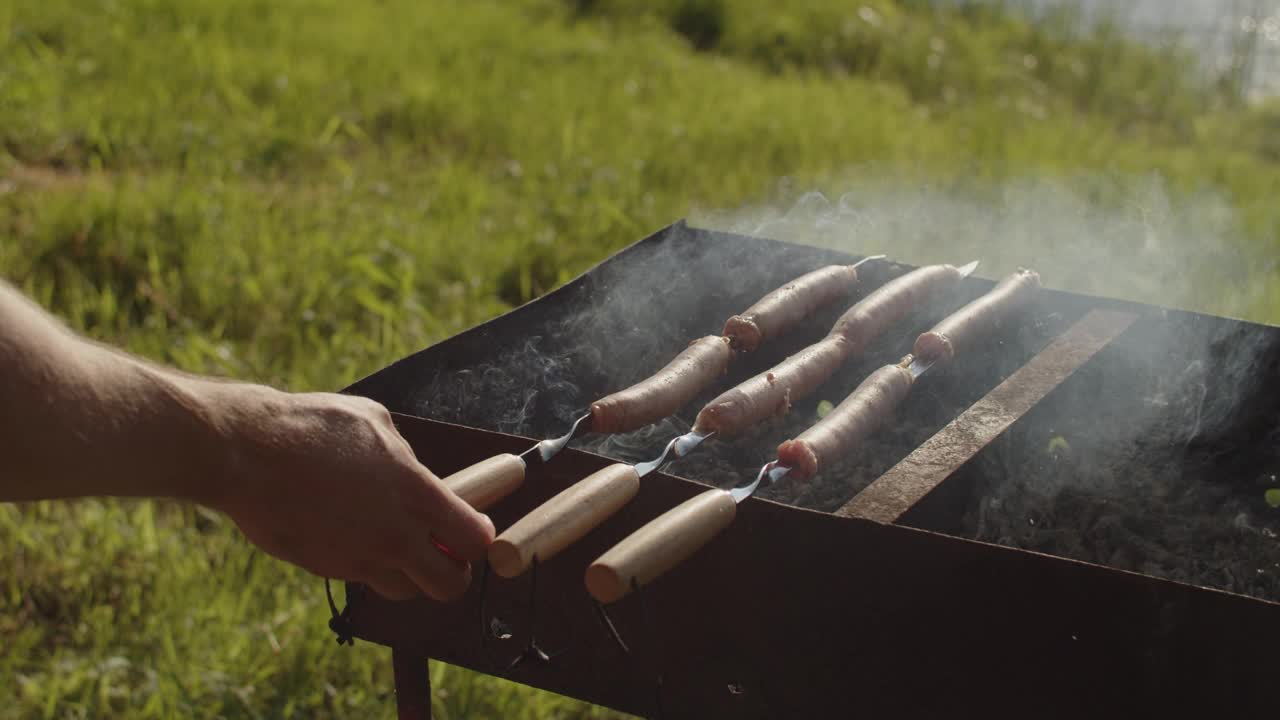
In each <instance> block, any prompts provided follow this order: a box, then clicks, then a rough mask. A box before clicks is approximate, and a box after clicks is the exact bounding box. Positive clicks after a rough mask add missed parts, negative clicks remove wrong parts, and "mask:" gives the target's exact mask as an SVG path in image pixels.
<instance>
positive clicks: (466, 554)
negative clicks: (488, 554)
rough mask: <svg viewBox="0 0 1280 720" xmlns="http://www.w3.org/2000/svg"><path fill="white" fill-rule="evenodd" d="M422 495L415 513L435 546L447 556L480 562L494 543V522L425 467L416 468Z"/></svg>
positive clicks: (419, 494) (416, 505)
mask: <svg viewBox="0 0 1280 720" xmlns="http://www.w3.org/2000/svg"><path fill="white" fill-rule="evenodd" d="M417 471H418V475H419V478H418V480H419V482H420V483H421V488H420V489H421V492H420V493H418V496H419V497H418V500H417V502H416V503H415V504H414V505H413V506H412V509H413V510H414V511H415V512H416V513H417V514H418V515H420V516H421V517H422V518H423V519H424V520H425V521H426V522H427V524H428V525H429V527H430V528H431V535H432V542H433V543H435V544H436V545H437V546H440V547H441V550H442V551H444V552H445V553H446V554H448V555H451V556H453V557H455V558H458V559H461V560H475V561H478V560H480V559H481V558H483V557H484V554H485V551H486V550H487V549H488V547H489V543H491V542H493V536H494V528H493V521H492V520H490V519H489V516H488V515H484V514H483V513H480V512H478V511H476V510H475V509H474V508H472V507H471V506H470V505H468V504H467V503H466V502H464V501H463V500H462V498H460V497H458V496H457V495H455V494H454V493H453V491H451V490H450V489H449V488H448V487H447V486H445V484H444V483H443V482H441V481H440V479H439V478H437V477H436V476H435V474H434V473H432V472H431V471H430V470H428V469H427V468H426V467H423V466H422V465H420V464H419V465H418V467H417Z"/></svg>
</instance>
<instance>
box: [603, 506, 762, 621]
mask: <svg viewBox="0 0 1280 720" xmlns="http://www.w3.org/2000/svg"><path fill="white" fill-rule="evenodd" d="M737 511H738V504H737V503H735V502H734V501H733V496H732V495H730V494H729V493H728V492H727V491H724V490H708V491H706V492H704V493H701V494H699V495H695V496H693V497H692V498H690V499H689V500H686V501H684V502H683V503H681V504H679V505H677V506H675V507H674V508H672V509H670V510H668V511H666V512H665V513H663V514H661V515H659V516H658V517H656V518H654V519H653V520H650V521H649V522H648V523H647V524H646V525H645V526H644V527H642V528H640V529H639V530H637V531H635V532H633V533H631V534H630V535H628V536H627V538H626V539H625V540H623V541H622V542H620V543H618V544H617V545H614V546H613V548H612V549H611V550H609V552H606V553H605V554H604V555H601V556H600V558H599V559H598V560H596V561H595V562H593V563H591V566H590V567H588V568H587V575H586V582H587V592H590V593H591V596H592V597H594V598H595V599H596V600H599V601H600V602H602V603H611V602H615V601H617V600H621V599H622V598H623V597H625V596H626V595H627V593H629V592H631V590H632V587H633V584H634V587H640V586H642V585H646V584H648V583H650V582H653V581H654V580H656V579H657V578H658V577H659V576H661V575H662V574H663V573H665V572H666V571H668V570H670V569H671V568H673V567H675V566H676V565H679V564H680V563H681V562H683V561H684V560H685V558H688V557H689V556H690V555H692V554H693V553H694V552H696V551H697V550H698V548H700V547H702V546H703V545H706V544H707V543H708V542H710V541H711V539H712V538H714V537H715V536H716V535H718V534H719V533H720V531H721V530H724V529H725V528H727V527H729V523H731V522H733V518H734V515H735V514H737Z"/></svg>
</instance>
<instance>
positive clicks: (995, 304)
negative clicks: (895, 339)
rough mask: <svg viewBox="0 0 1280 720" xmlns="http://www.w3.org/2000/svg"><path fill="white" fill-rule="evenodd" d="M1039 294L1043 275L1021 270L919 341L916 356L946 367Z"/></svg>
mask: <svg viewBox="0 0 1280 720" xmlns="http://www.w3.org/2000/svg"><path fill="white" fill-rule="evenodd" d="M1039 291H1040V275H1039V274H1037V273H1036V271H1034V270H1019V271H1018V272H1016V273H1014V274H1012V275H1010V276H1009V277H1007V278H1005V279H1003V280H1001V281H1000V283H999V284H998V285H996V286H995V287H994V288H992V290H991V292H989V293H987V294H986V295H983V296H982V297H980V298H978V299H977V300H974V301H973V302H971V303H969V304H968V305H965V306H964V307H962V308H960V309H959V310H957V311H956V312H954V313H952V314H951V315H949V316H947V317H946V318H945V319H944V320H943V321H942V322H940V323H938V324H937V325H934V326H933V329H932V330H930V331H929V332H927V333H924V334H923V335H921V336H920V337H918V338H916V344H915V348H914V350H913V352H914V353H915V355H916V357H918V358H920V359H922V360H931V361H933V362H935V363H938V364H940V365H941V364H946V363H948V362H950V361H951V359H952V358H954V357H955V356H956V353H959V352H963V351H964V350H967V349H968V348H969V347H970V346H971V345H972V343H973V341H974V340H975V339H977V338H978V337H981V336H983V335H986V334H988V333H990V332H992V331H994V330H996V329H997V328H999V327H1000V325H1001V324H1002V323H1003V322H1004V320H1005V318H1007V317H1008V316H1009V315H1010V314H1012V313H1013V312H1014V311H1016V310H1018V309H1019V308H1021V307H1022V306H1023V305H1025V304H1026V303H1028V302H1030V301H1031V299H1032V298H1034V297H1035V295H1036V293H1038V292H1039Z"/></svg>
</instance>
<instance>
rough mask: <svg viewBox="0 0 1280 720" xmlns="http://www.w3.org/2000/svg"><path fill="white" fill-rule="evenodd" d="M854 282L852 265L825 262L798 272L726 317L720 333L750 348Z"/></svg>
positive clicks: (838, 294) (782, 330)
mask: <svg viewBox="0 0 1280 720" xmlns="http://www.w3.org/2000/svg"><path fill="white" fill-rule="evenodd" d="M856 282H858V271H857V270H856V269H854V267H853V266H852V265H828V266H827V267H824V268H822V269H820V270H814V271H813V272H811V273H808V274H805V275H801V276H800V277H798V278H796V279H795V280H792V281H791V282H789V283H787V284H786V285H783V286H782V287H780V288H778V289H777V290H774V291H773V292H771V293H769V294H768V295H765V296H764V297H763V298H761V299H760V302H757V303H756V304H755V305H752V306H751V307H749V308H747V310H746V312H744V313H742V314H741V315H734V316H733V317H731V318H729V320H728V322H726V323H725V324H724V335H725V337H728V338H731V339H732V340H733V344H734V347H736V348H738V349H740V350H743V351H746V352H751V351H753V350H755V349H756V348H758V347H760V343H762V342H764V341H766V340H768V339H769V338H772V337H777V336H778V335H780V334H782V333H783V332H785V331H786V330H787V329H788V328H789V327H790V326H792V325H794V324H795V323H797V322H799V321H800V320H802V319H804V318H805V317H807V316H808V315H810V314H811V313H812V312H813V311H814V310H817V309H818V308H820V307H822V306H823V305H826V304H827V303H830V302H832V301H834V300H835V299H837V298H839V297H840V296H842V295H844V294H845V293H847V292H848V291H849V289H850V288H852V287H853V286H854V284H855V283H856Z"/></svg>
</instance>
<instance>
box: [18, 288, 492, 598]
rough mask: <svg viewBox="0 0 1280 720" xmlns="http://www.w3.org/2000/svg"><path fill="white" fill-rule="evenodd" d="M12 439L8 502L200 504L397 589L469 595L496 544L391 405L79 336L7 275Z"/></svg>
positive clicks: (263, 537)
mask: <svg viewBox="0 0 1280 720" xmlns="http://www.w3.org/2000/svg"><path fill="white" fill-rule="evenodd" d="M0 438H3V442H4V448H5V451H4V452H3V453H0V502H3V501H13V500H41V499H53V498H72V497H81V496H86V495H115V496H127V497H173V498H180V499H185V500H194V501H196V502H200V503H203V504H206V505H209V506H211V507H214V508H217V509H220V510H222V511H223V512H226V513H227V514H228V515H230V516H231V517H232V518H233V519H234V520H235V521H236V523H237V524H238V525H239V526H240V528H241V529H242V530H243V531H244V533H245V535H247V536H248V537H249V539H250V540H252V541H253V542H255V543H257V544H258V545H259V546H261V547H262V548H263V549H264V550H266V551H267V552H269V553H271V554H273V555H276V556H277V557H280V558H283V559H285V560H287V561H289V562H292V563H294V564H296V565H300V566H302V567H303V568H305V569H307V570H310V571H311V572H314V573H317V574H319V575H325V576H327V577H335V578H339V579H343V580H357V581H360V582H364V583H367V584H369V585H371V586H372V587H373V588H374V589H375V590H377V591H378V592H379V593H380V594H382V595H385V596H387V597H388V598H393V599H396V598H405V597H409V596H412V595H416V594H418V593H419V592H422V593H426V594H427V595H430V596H431V597H434V598H437V599H440V600H448V599H452V598H455V597H457V596H458V595H459V594H461V593H462V592H463V591H464V590H466V588H467V584H468V582H469V579H470V569H469V566H468V563H467V561H468V560H475V559H478V558H480V556H481V555H483V554H484V551H485V548H486V547H487V546H488V544H489V542H490V541H492V540H493V524H492V523H491V522H489V519H488V518H487V517H485V516H484V515H481V514H480V513H477V512H476V511H475V510H472V509H471V508H470V507H468V506H467V505H466V504H465V503H464V502H462V501H461V500H460V499H458V497H457V496H456V495H454V494H453V493H452V492H450V491H449V490H448V488H446V487H444V485H443V484H442V483H441V482H440V480H439V479H437V478H436V477H435V476H434V475H432V474H431V472H430V471H429V470H427V469H426V468H425V467H423V466H422V465H420V464H419V463H418V461H417V460H416V459H415V458H414V455H413V451H412V450H411V449H410V448H409V445H408V443H406V442H405V441H404V439H403V438H401V437H400V435H399V434H398V433H397V432H396V430H395V427H394V426H393V425H392V424H391V416H390V415H389V414H388V413H387V411H386V409H385V408H383V407H382V406H381V405H379V404H377V403H375V402H372V401H370V400H366V399H363V398H356V397H347V396H343V395H331V394H322V393H313V394H304V395H291V394H288V393H284V392H280V391H278V390H273V389H271V388H268V387H263V386H261V385H248V384H242V383H226V382H220V381H216V380H209V379H206V378H199V377H192V376H189V375H184V374H181V373H178V372H174V371H172V370H167V369H165V368H160V367H156V366H154V365H151V364H150V363H146V362H143V361H140V360H138V359H136V358H132V357H129V356H127V355H124V354H122V353H118V352H115V351H113V350H109V349H107V348H104V347H102V346H99V345H96V344H93V343H90V342H87V341H85V340H82V339H80V338H78V337H76V336H75V335H73V334H72V333H70V332H68V331H67V330H66V328H64V327H62V326H61V325H59V324H58V323H57V322H55V321H54V320H53V319H52V318H50V317H49V316H48V315H46V314H45V313H43V312H42V311H41V310H40V309H39V308H37V307H36V306H35V305H33V304H31V303H30V302H28V301H27V300H26V299H24V298H23V297H21V296H20V295H19V294H18V293H17V292H16V291H14V290H12V289H11V288H9V287H8V286H6V285H5V284H4V283H3V282H0ZM441 548H447V550H442V549H441ZM450 555H453V556H454V557H450Z"/></svg>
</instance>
